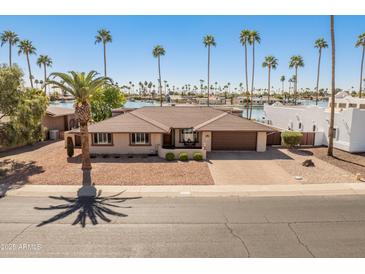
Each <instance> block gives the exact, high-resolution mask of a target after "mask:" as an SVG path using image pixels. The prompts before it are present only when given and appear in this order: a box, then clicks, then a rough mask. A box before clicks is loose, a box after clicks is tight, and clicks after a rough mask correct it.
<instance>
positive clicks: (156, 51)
mask: <svg viewBox="0 0 365 274" xmlns="http://www.w3.org/2000/svg"><path fill="white" fill-rule="evenodd" d="M165 53H166V51H165V49H164V48H163V47H162V46H160V45H157V46H155V47H154V48H153V50H152V55H153V57H155V58H157V63H158V85H159V86H158V88H159V91H160V107H162V85H161V66H160V57H161V56H164V55H165Z"/></svg>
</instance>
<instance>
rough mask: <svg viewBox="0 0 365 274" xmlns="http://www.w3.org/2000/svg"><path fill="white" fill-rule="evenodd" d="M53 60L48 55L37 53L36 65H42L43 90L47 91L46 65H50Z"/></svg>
mask: <svg viewBox="0 0 365 274" xmlns="http://www.w3.org/2000/svg"><path fill="white" fill-rule="evenodd" d="M52 64H53V61H52V59H51V58H50V57H49V56H48V55H39V57H38V59H37V65H38V66H39V67H42V66H43V70H44V92H45V93H47V67H52Z"/></svg>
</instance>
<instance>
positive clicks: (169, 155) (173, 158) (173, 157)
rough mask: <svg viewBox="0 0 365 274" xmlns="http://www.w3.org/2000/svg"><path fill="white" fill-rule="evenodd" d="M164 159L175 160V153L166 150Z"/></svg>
mask: <svg viewBox="0 0 365 274" xmlns="http://www.w3.org/2000/svg"><path fill="white" fill-rule="evenodd" d="M165 159H166V160H167V161H173V160H175V154H174V153H172V152H167V153H166V155H165Z"/></svg>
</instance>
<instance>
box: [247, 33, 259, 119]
mask: <svg viewBox="0 0 365 274" xmlns="http://www.w3.org/2000/svg"><path fill="white" fill-rule="evenodd" d="M248 42H249V44H250V45H252V78H251V103H250V117H249V119H251V116H252V98H253V92H254V82H255V43H258V44H260V42H261V37H260V34H259V33H258V32H257V31H255V30H253V31H250V36H249V40H248Z"/></svg>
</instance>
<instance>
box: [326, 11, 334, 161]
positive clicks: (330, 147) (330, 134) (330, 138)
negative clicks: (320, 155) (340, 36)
mask: <svg viewBox="0 0 365 274" xmlns="http://www.w3.org/2000/svg"><path fill="white" fill-rule="evenodd" d="M331 44H332V83H331V89H332V91H331V116H330V126H329V130H328V151H327V155H328V156H333V138H334V136H333V133H334V123H335V92H336V86H335V59H336V56H335V30H334V16H333V15H331Z"/></svg>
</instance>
